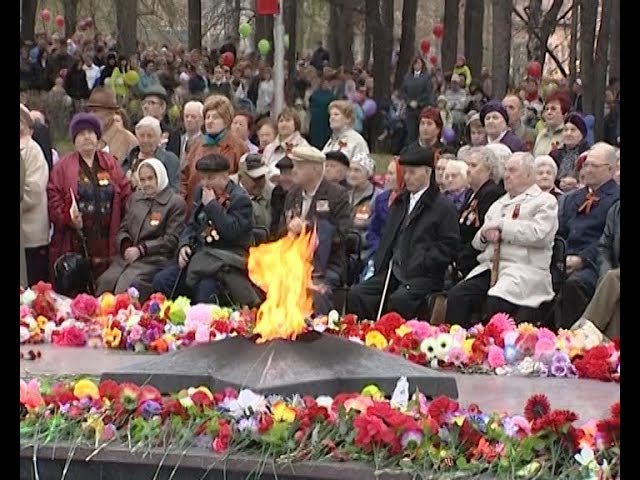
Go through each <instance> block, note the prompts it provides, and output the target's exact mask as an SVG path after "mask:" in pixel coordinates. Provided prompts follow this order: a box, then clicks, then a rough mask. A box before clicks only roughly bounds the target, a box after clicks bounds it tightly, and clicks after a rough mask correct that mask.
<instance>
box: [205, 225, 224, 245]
mask: <svg viewBox="0 0 640 480" xmlns="http://www.w3.org/2000/svg"><path fill="white" fill-rule="evenodd" d="M207 223H208V225H207V228H205V229H204V232H202V236H203V237H204V241H205V242H207V243H212V242H213V241H214V240H216V241H217V240H220V235H218V231H217V230H216V229H215V227H214V226H213V222H212V221H211V220H209V221H208V222H207Z"/></svg>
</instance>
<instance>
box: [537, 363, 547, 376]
mask: <svg viewBox="0 0 640 480" xmlns="http://www.w3.org/2000/svg"><path fill="white" fill-rule="evenodd" d="M538 375H540V376H541V377H548V376H549V369H548V368H547V366H546V365H545V364H544V363H543V364H541V365H540V369H539V370H538Z"/></svg>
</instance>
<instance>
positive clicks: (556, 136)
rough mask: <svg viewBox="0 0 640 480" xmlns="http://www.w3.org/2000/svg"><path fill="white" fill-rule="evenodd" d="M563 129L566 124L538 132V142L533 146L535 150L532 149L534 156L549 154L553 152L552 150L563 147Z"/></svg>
mask: <svg viewBox="0 0 640 480" xmlns="http://www.w3.org/2000/svg"><path fill="white" fill-rule="evenodd" d="M563 129H564V124H562V125H560V126H559V127H558V128H556V129H554V130H549V129H548V128H544V129H542V131H541V132H540V133H539V134H538V137H537V138H536V143H535V145H534V146H533V150H532V151H531V153H532V154H533V156H534V157H539V156H540V155H549V152H551V150H555V149H556V148H560V147H562V145H563V143H562V130H563Z"/></svg>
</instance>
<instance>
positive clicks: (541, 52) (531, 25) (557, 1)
mask: <svg viewBox="0 0 640 480" xmlns="http://www.w3.org/2000/svg"><path fill="white" fill-rule="evenodd" d="M563 3H564V0H553V3H552V4H551V7H549V10H547V12H546V13H544V14H543V13H542V0H530V1H529V8H528V10H525V12H526V13H528V21H527V29H528V31H529V41H528V42H527V55H528V57H529V60H537V61H538V62H540V65H543V66H544V60H545V57H546V54H547V42H548V41H549V37H550V36H551V34H552V33H553V32H554V31H555V29H556V26H557V25H558V14H559V13H560V9H561V8H562V4H563ZM514 8H515V7H514Z"/></svg>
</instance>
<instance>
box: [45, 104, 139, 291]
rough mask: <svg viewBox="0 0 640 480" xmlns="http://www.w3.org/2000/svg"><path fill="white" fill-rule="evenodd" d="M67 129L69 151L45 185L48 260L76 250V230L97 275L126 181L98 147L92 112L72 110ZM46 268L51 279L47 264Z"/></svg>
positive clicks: (111, 250) (105, 260)
mask: <svg viewBox="0 0 640 480" xmlns="http://www.w3.org/2000/svg"><path fill="white" fill-rule="evenodd" d="M69 131H70V134H71V139H72V140H73V144H74V147H75V148H74V150H75V151H74V152H72V153H70V154H69V155H67V156H66V157H65V158H63V159H61V160H60V161H59V162H58V163H57V164H56V165H55V167H54V168H53V170H52V172H51V177H50V178H49V184H48V186H47V197H48V207H49V219H50V220H51V222H52V223H53V229H54V230H53V237H52V239H51V245H50V257H49V258H50V266H51V267H53V264H54V263H55V261H56V260H57V259H58V258H59V257H60V256H61V255H64V254H65V253H82V243H81V239H80V235H79V232H80V231H82V233H83V234H84V236H85V238H86V240H87V250H88V256H89V259H90V263H91V267H92V270H93V275H94V278H97V277H98V276H100V274H101V273H103V272H104V271H105V270H106V269H107V267H108V266H109V259H110V257H111V256H112V255H113V254H115V253H116V252H115V237H116V234H117V232H118V228H119V226H120V220H121V218H122V217H124V207H125V205H126V202H127V198H128V197H129V194H130V193H131V185H130V183H129V181H128V180H127V179H126V178H125V176H124V174H123V173H122V169H121V168H120V165H119V164H118V161H117V160H116V159H115V157H113V156H112V155H110V154H108V153H105V152H102V151H98V141H99V140H100V136H101V135H102V128H101V127H100V120H99V119H98V117H96V116H95V115H93V114H90V113H78V114H76V115H75V116H74V117H73V118H72V120H71V124H70V126H69ZM74 200H75V204H76V205H77V208H76V207H75V206H73V207H72V205H73V203H74ZM51 272H52V274H51V277H52V280H53V269H52V268H51Z"/></svg>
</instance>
